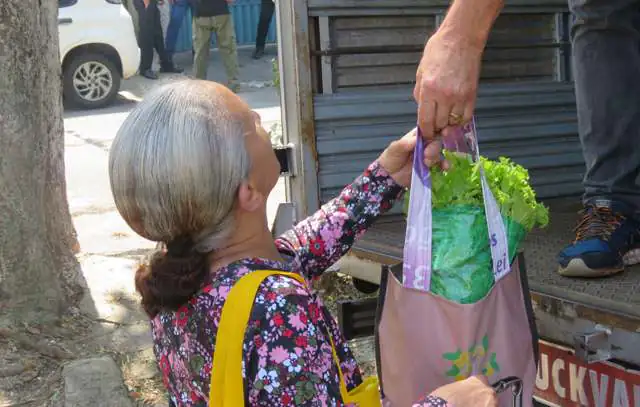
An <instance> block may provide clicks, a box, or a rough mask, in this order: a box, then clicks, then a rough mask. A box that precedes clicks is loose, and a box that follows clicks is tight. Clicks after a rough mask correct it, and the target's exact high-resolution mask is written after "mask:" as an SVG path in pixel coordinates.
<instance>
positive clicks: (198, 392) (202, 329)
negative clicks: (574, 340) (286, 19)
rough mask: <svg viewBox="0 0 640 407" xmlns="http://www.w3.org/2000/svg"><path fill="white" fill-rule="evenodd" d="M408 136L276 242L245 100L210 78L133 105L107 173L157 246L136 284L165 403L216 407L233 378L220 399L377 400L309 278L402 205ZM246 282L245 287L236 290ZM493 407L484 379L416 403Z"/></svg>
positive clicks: (272, 170)
mask: <svg viewBox="0 0 640 407" xmlns="http://www.w3.org/2000/svg"><path fill="white" fill-rule="evenodd" d="M416 139H417V135H416V131H411V132H409V133H408V134H406V135H405V136H404V137H402V138H400V139H399V140H396V141H394V142H392V143H391V144H390V145H389V146H388V147H387V149H385V150H384V151H383V152H382V154H381V155H380V156H379V158H378V159H376V160H375V161H374V162H373V163H371V165H370V166H369V167H368V168H367V169H366V170H365V171H364V172H363V174H362V175H361V176H359V177H358V178H356V179H355V180H354V182H353V183H352V184H351V185H348V186H347V187H346V188H345V189H344V190H343V191H342V192H341V193H340V194H339V195H338V196H337V197H336V198H334V199H333V200H331V201H329V202H328V203H326V204H325V205H323V206H322V208H321V209H320V210H318V211H317V212H316V213H315V214H313V215H311V216H310V217H308V218H307V219H304V220H303V221H302V222H300V223H298V224H297V225H296V226H294V227H293V228H292V229H291V230H289V231H287V232H285V233H284V234H283V235H282V236H280V237H279V238H277V239H276V240H275V241H274V239H273V237H272V236H271V232H270V230H269V227H268V221H267V209H266V208H267V206H266V205H267V197H268V196H269V193H270V192H271V190H272V189H273V188H274V186H275V185H276V183H277V181H278V177H279V175H280V165H279V162H278V159H277V158H276V155H275V153H274V151H273V148H272V146H271V140H270V138H269V135H268V134H267V132H266V130H265V129H264V128H263V127H262V124H261V122H260V116H259V115H258V114H256V113H255V112H253V111H251V109H250V108H249V106H248V105H247V104H246V103H245V102H244V101H243V100H242V99H241V98H239V97H238V96H237V95H235V94H234V93H233V92H231V91H230V90H229V89H227V88H225V87H224V86H222V85H220V84H217V83H214V82H207V81H195V80H186V81H180V82H173V83H169V84H166V85H164V86H162V87H160V88H158V89H156V90H155V91H153V92H151V93H150V94H149V95H147V96H146V97H145V98H144V100H143V101H142V102H140V103H139V104H138V105H137V106H136V107H135V108H134V109H133V111H132V112H131V114H130V115H129V116H128V117H127V118H126V120H125V121H124V123H123V124H122V127H121V128H120V130H119V131H118V134H117V136H116V138H115V140H114V142H113V145H112V147H111V150H110V153H109V176H110V180H111V188H112V192H113V195H114V199H115V203H116V206H117V208H118V211H119V212H120V214H121V216H122V217H123V218H124V219H125V220H126V221H127V223H128V224H129V225H130V226H131V227H132V228H133V229H134V230H135V231H136V232H137V233H139V234H140V235H141V236H144V237H146V238H148V239H151V240H154V241H161V242H164V243H166V247H167V250H166V252H165V251H157V252H156V253H154V255H153V257H152V258H151V259H150V262H149V263H147V264H143V265H141V266H140V268H139V269H138V271H137V272H136V276H135V282H136V289H137V290H138V291H139V292H140V294H141V295H142V306H143V308H144V310H145V311H146V313H147V314H148V316H149V318H150V320H151V330H152V333H153V341H154V352H155V356H156V359H157V361H158V364H159V369H160V372H161V374H162V376H163V381H164V384H165V386H166V387H167V389H168V393H169V395H170V398H171V401H172V403H173V404H174V405H176V406H203V405H207V403H210V404H211V405H217V404H216V403H214V402H213V400H209V394H210V383H211V381H212V376H213V378H214V379H215V378H217V377H219V378H221V379H222V382H224V380H225V379H226V378H227V377H230V378H229V379H228V380H235V381H237V382H240V383H239V386H237V387H236V388H235V389H233V391H235V392H236V393H233V394H228V393H224V394H225V401H227V402H228V401H229V398H235V399H240V400H246V403H245V405H247V406H294V405H295V406H309V407H311V406H320V405H330V406H336V405H344V401H343V400H344V398H343V394H344V393H345V392H344V388H343V386H344V387H346V389H348V390H349V391H351V390H352V389H354V388H358V389H360V390H364V392H366V394H367V396H371V398H368V401H374V402H375V401H378V400H379V397H380V394H379V392H378V388H377V386H375V387H374V386H369V387H366V388H364V389H363V388H362V387H361V386H360V384H362V383H363V377H362V374H361V372H360V369H359V368H358V366H357V363H356V360H355V359H354V357H353V354H352V353H351V351H350V350H349V347H348V345H347V343H346V341H345V339H344V337H343V335H342V334H341V332H340V330H339V328H338V325H337V323H336V321H335V319H334V318H333V317H332V316H331V314H330V312H329V310H328V309H327V308H326V307H325V306H324V304H323V303H322V301H321V300H320V299H319V298H318V295H317V294H316V293H315V292H314V291H313V290H312V289H311V288H310V286H309V284H308V283H307V282H308V281H311V280H313V279H317V278H319V277H320V276H321V275H322V274H323V273H324V272H325V271H326V270H327V269H328V268H329V267H330V266H331V265H332V264H334V263H335V262H336V261H338V259H340V257H342V256H344V255H345V254H346V253H347V252H348V251H349V250H350V248H351V246H352V245H353V243H354V241H355V239H356V238H357V237H358V236H360V235H362V233H364V232H365V230H366V229H367V228H368V227H369V226H371V224H372V223H373V222H374V220H375V219H376V218H377V217H378V216H380V215H382V214H383V213H385V212H386V211H388V210H389V209H391V207H392V206H393V202H394V201H395V200H396V199H397V198H399V197H400V196H402V193H403V191H404V187H405V186H407V185H409V184H410V178H411V173H412V164H413V151H414V149H415V144H416ZM131 185H135V188H131ZM265 275H266V277H264V276H265ZM245 277H248V279H247V278H245ZM256 277H257V278H258V280H257V284H254V285H253V286H252V287H253V291H252V290H249V289H248V288H247V286H246V285H244V284H245V283H246V282H247V281H252V280H251V279H252V278H256ZM253 281H254V282H256V281H255V280H253ZM256 288H257V292H256V291H255V289H256ZM236 289H238V290H244V291H240V292H239V291H235V292H234V291H233V290H236ZM238 293H239V294H240V295H239V297H237V296H238ZM231 298H233V299H238V298H244V299H245V300H248V303H247V302H244V303H243V305H246V306H248V307H247V308H245V311H246V313H245V314H243V313H241V312H235V311H239V308H241V307H238V308H233V309H232V310H231V311H232V312H234V313H233V314H232V316H233V318H235V319H234V321H239V322H241V324H240V325H238V328H240V329H239V330H236V331H233V330H232V331H229V330H225V329H223V327H224V328H229V325H225V322H226V321H229V319H228V315H229V314H225V313H224V309H225V308H224V307H225V306H226V304H227V301H228V300H230V299H231ZM231 302H232V303H233V301H231ZM225 316H226V317H225ZM225 318H227V319H225ZM245 318H246V319H245ZM433 334H434V335H437V334H438V332H436V331H434V332H433ZM229 341H232V342H229ZM225 345H226V346H225ZM236 350H237V353H235V352H236ZM216 352H221V353H220V355H224V357H226V356H228V355H230V354H232V355H236V356H237V357H238V360H235V361H233V363H234V364H235V366H236V368H237V370H236V372H235V373H236V374H237V376H235V377H231V376H228V374H231V371H230V369H231V368H230V369H222V370H216V369H217V368H214V367H213V366H220V364H218V361H219V360H224V359H223V358H222V357H221V356H218V354H217V353H216ZM223 352H226V353H223ZM217 358H219V359H217ZM240 359H241V360H240ZM240 362H242V363H240ZM230 364H231V363H230ZM240 365H242V369H241V368H240ZM213 383H218V381H216V380H214V381H213ZM359 386H360V387H359ZM223 389H227V388H226V387H224V385H221V386H220V388H217V389H214V392H212V393H211V394H212V395H213V397H216V396H220V395H221V394H223V392H222V390H223ZM238 393H240V394H238ZM241 403H242V402H240V403H237V404H233V405H241ZM374 404H375V403H374ZM227 405H231V404H228V403H227ZM497 405H498V404H497V395H496V393H495V391H494V390H493V389H492V388H491V386H489V385H488V383H487V379H486V377H484V376H473V377H470V378H468V379H465V380H461V381H458V382H455V383H451V384H448V385H445V386H442V387H440V388H437V389H436V390H434V391H433V392H432V393H431V394H428V395H427V394H425V395H424V396H423V397H422V398H421V399H420V400H416V403H415V404H414V406H415V407H447V406H455V407H497Z"/></svg>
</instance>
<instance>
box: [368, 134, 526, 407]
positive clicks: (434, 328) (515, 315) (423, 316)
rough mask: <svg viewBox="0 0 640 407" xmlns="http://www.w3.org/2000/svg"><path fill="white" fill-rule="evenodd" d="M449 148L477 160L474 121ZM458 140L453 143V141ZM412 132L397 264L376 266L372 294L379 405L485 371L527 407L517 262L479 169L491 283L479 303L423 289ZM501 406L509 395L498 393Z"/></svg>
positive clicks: (426, 254)
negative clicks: (379, 270) (376, 290)
mask: <svg viewBox="0 0 640 407" xmlns="http://www.w3.org/2000/svg"><path fill="white" fill-rule="evenodd" d="M462 130H463V133H462V136H463V137H461V138H459V139H458V141H459V143H457V144H458V145H457V146H456V149H457V150H459V151H464V152H468V153H471V154H472V157H474V158H475V159H478V157H479V152H478V144H477V139H476V132H475V124H474V123H472V124H470V125H468V126H466V127H465V128H464V129H462ZM461 140H462V141H463V142H462V143H460V141H461ZM423 149H424V144H423V141H422V137H418V144H417V147H416V151H417V153H416V154H415V159H414V165H413V178H412V182H411V195H410V201H409V213H408V220H407V222H408V227H407V236H406V238H405V247H404V259H403V264H401V265H397V266H393V267H386V268H383V275H382V280H381V285H380V296H379V299H378V301H379V302H378V316H377V317H378V318H377V321H376V322H377V323H376V351H377V355H376V356H377V362H378V375H379V376H380V387H381V392H382V395H383V403H384V405H386V406H391V407H406V406H411V405H412V403H414V402H415V401H416V400H418V399H419V398H420V397H422V396H424V395H426V394H428V393H430V392H432V391H433V390H435V389H436V388H437V387H440V386H442V385H445V384H447V383H451V382H454V381H456V380H462V379H464V378H467V377H469V376H472V375H476V374H485V375H486V376H487V377H488V378H489V381H490V382H492V383H496V382H498V383H500V384H504V383H505V381H507V382H509V381H510V380H514V378H515V379H516V381H517V382H518V385H519V386H518V387H519V390H518V391H519V392H520V393H521V394H520V397H517V398H516V399H519V400H517V403H515V404H516V405H520V403H521V405H522V406H523V407H530V406H532V400H533V387H534V384H535V377H536V365H537V332H536V329H535V322H534V319H533V312H532V307H531V301H530V298H529V289H528V285H527V280H526V275H525V270H524V262H523V258H522V255H521V254H520V255H519V256H518V257H517V258H516V260H515V261H514V262H513V263H512V264H509V262H508V261H506V259H508V250H507V249H508V247H507V237H506V233H505V228H504V225H503V223H502V217H501V215H500V210H499V208H498V205H497V203H496V201H495V198H494V197H493V194H492V193H491V190H490V189H489V187H488V184H487V182H486V179H485V177H484V172H482V173H481V175H482V177H481V182H482V190H483V195H484V207H485V214H486V217H487V225H488V230H489V241H490V242H492V244H491V257H492V260H493V261H492V263H493V275H494V281H495V284H494V286H493V287H492V289H491V291H490V292H489V293H488V294H487V295H486V296H485V297H484V298H482V299H481V300H479V301H477V302H475V303H472V304H458V303H455V302H453V301H449V300H447V299H445V298H442V297H440V296H437V295H434V294H432V293H431V292H430V282H431V273H432V268H431V243H432V236H431V221H432V219H431V179H430V175H429V170H428V168H426V166H425V165H424V163H423V162H422V160H421V157H422V154H421V153H418V152H421V151H423ZM499 399H500V406H501V407H507V406H509V407H511V406H512V405H514V395H513V394H512V393H511V392H508V391H505V392H502V393H500V395H499Z"/></svg>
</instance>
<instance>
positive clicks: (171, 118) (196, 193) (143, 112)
mask: <svg viewBox="0 0 640 407" xmlns="http://www.w3.org/2000/svg"><path fill="white" fill-rule="evenodd" d="M245 131H246V130H245V125H244V124H243V121H242V118H241V117H238V115H234V114H231V113H230V112H229V110H228V108H227V107H226V106H225V101H224V97H223V96H221V95H220V94H218V93H216V89H215V85H214V84H213V83H211V82H204V81H195V80H186V81H180V82H174V83H170V84H167V85H164V86H162V87H160V88H158V89H157V90H155V91H154V92H152V93H150V94H149V95H148V96H146V97H145V99H144V100H143V101H142V102H141V103H140V104H138V106H136V108H135V109H134V110H133V111H132V112H131V114H129V116H128V117H127V118H126V120H125V121H124V123H123V124H122V126H121V127H120V130H119V131H118V134H117V136H116V138H115V140H114V142H113V145H112V146H111V151H110V154H109V176H110V179H111V190H112V193H113V197H114V200H115V203H116V207H117V209H118V211H119V212H120V214H121V216H122V217H123V218H124V219H125V221H126V222H127V223H128V224H129V226H131V227H132V228H133V229H134V230H135V231H136V232H137V233H139V234H140V235H142V236H143V237H145V238H147V239H150V240H154V241H160V242H169V241H171V240H173V239H176V238H184V237H188V238H190V239H192V240H193V242H194V243H195V250H196V251H198V252H200V253H208V252H210V251H213V250H215V249H218V248H220V247H221V245H222V244H223V242H224V240H225V239H227V238H228V237H229V235H230V233H231V231H232V228H233V222H234V219H233V208H234V205H235V199H236V195H237V190H238V187H239V186H240V184H241V183H242V181H243V180H245V179H246V178H247V176H248V174H249V170H250V160H249V155H248V153H247V150H246V147H245Z"/></svg>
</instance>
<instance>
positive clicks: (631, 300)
mask: <svg viewBox="0 0 640 407" xmlns="http://www.w3.org/2000/svg"><path fill="white" fill-rule="evenodd" d="M545 203H546V205H547V206H548V207H549V209H550V223H549V225H548V226H547V227H546V228H544V229H539V230H534V231H532V232H531V233H530V234H529V236H528V237H527V240H526V242H525V244H524V247H523V249H524V254H525V263H526V269H527V275H528V278H529V286H530V289H531V291H532V296H533V297H534V301H535V302H540V301H536V300H539V298H537V297H539V296H542V297H545V298H555V299H557V300H560V301H561V302H568V303H571V304H572V305H573V307H572V308H574V309H575V307H576V306H580V307H579V308H578V309H577V310H578V311H577V312H580V309H582V312H586V313H593V312H594V311H595V312H597V313H600V312H601V313H603V314H606V315H607V317H606V318H589V319H591V320H594V319H598V320H602V321H601V322H604V323H607V320H610V319H611V318H612V317H613V316H619V317H621V318H622V319H624V320H626V322H624V323H623V325H625V326H628V329H629V330H630V331H631V332H634V331H637V329H638V328H640V322H638V321H640V267H638V266H634V267H630V268H628V269H627V270H626V271H625V272H623V273H620V274H618V275H615V276H611V277H607V278H602V279H576V278H566V277H561V276H560V275H558V274H557V273H556V269H557V263H556V256H557V253H558V251H559V250H561V249H562V247H563V246H564V245H566V244H567V243H568V242H570V241H571V240H572V239H573V238H574V236H573V228H574V226H575V222H576V219H577V211H578V209H579V207H578V204H577V200H576V199H575V198H574V199H571V200H569V199H557V200H553V201H547V202H545ZM405 227H406V224H405V222H404V219H403V218H402V217H401V216H389V217H386V218H384V217H383V218H382V219H380V220H379V221H378V222H377V223H376V224H375V225H374V226H373V227H372V228H370V229H369V231H367V233H365V234H364V236H362V238H361V239H360V240H359V241H358V242H357V243H356V244H355V246H354V248H353V250H352V255H353V256H355V257H357V258H359V259H364V260H369V261H374V262H376V263H381V264H394V263H398V262H400V261H402V250H403V244H404V234H405ZM603 319H604V320H603ZM616 319H617V318H616ZM631 321H632V322H631ZM630 323H631V324H633V326H629V324H630ZM620 324H621V322H620V321H616V322H615V324H613V325H618V326H619V325H620Z"/></svg>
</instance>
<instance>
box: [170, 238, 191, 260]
mask: <svg viewBox="0 0 640 407" xmlns="http://www.w3.org/2000/svg"><path fill="white" fill-rule="evenodd" d="M193 249H194V243H193V239H191V237H189V236H178V237H176V238H175V239H173V240H171V241H170V242H167V255H168V256H170V257H175V258H183V257H189V256H190V255H191V254H192V252H193Z"/></svg>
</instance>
